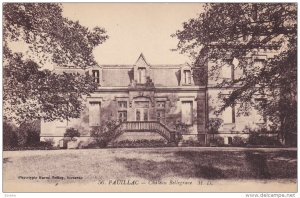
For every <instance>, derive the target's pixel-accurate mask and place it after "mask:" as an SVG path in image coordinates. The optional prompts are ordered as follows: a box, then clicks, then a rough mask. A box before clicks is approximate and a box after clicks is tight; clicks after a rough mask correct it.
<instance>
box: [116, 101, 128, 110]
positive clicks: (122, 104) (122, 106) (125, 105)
mask: <svg viewBox="0 0 300 198" xmlns="http://www.w3.org/2000/svg"><path fill="white" fill-rule="evenodd" d="M118 106H119V108H125V109H126V108H127V101H118Z"/></svg>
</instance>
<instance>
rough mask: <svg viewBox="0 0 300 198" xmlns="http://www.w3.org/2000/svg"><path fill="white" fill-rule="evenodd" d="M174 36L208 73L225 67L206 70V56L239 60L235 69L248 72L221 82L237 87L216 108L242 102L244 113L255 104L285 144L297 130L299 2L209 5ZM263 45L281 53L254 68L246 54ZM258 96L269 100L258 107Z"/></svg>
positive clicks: (182, 50)
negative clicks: (254, 100) (256, 99)
mask: <svg viewBox="0 0 300 198" xmlns="http://www.w3.org/2000/svg"><path fill="white" fill-rule="evenodd" d="M173 36H176V37H177V38H178V39H179V43H178V48H177V49H178V50H180V51H181V53H188V54H190V55H191V56H192V57H193V58H194V65H195V67H198V68H201V70H200V71H202V72H203V71H206V72H207V73H208V74H209V75H208V77H210V74H213V73H216V72H217V70H219V69H220V67H221V64H220V65H217V66H216V67H213V68H212V69H211V70H210V71H207V68H206V64H205V63H206V62H207V61H208V60H218V59H224V58H225V57H226V59H228V58H227V57H228V56H229V58H230V59H231V60H232V59H234V58H235V59H237V60H238V61H239V64H238V66H237V67H239V68H240V69H242V70H243V71H244V75H242V76H241V77H238V78H235V79H233V80H223V81H222V82H221V83H219V84H218V85H217V86H218V87H226V86H227V87H234V88H233V90H232V92H231V94H230V95H229V97H225V98H223V105H222V107H221V108H220V109H219V111H218V112H221V111H223V110H224V109H225V108H226V107H228V106H232V105H234V104H235V103H237V102H239V103H241V104H243V105H241V107H240V108H239V111H238V112H239V113H244V114H246V113H247V112H248V111H249V110H250V109H251V108H256V109H257V110H259V112H260V113H261V114H262V115H263V116H266V117H268V118H269V119H270V121H271V122H272V127H273V129H274V130H278V131H279V136H280V138H281V139H282V141H283V142H284V141H285V140H287V141H288V139H291V138H290V136H292V134H295V133H296V131H297V122H296V118H297V115H296V109H297V101H296V97H297V90H296V87H297V83H296V82H297V80H296V77H297V65H296V60H297V55H296V54H297V48H296V43H297V42H296V41H297V8H296V4H292V3H272V4H270V3H259V4H258V3H232V4H220V3H219V4H205V6H204V12H202V13H201V14H200V15H199V16H198V18H194V19H190V20H189V21H188V22H185V23H184V24H183V30H178V31H177V32H176V33H175V34H174V35H173ZM259 49H267V50H270V49H273V50H276V51H277V55H276V56H275V57H274V58H273V59H269V60H266V61H265V62H264V64H263V66H262V67H259V68H258V67H254V66H253V60H249V59H246V58H245V57H246V55H248V54H249V53H252V54H255V51H256V50H259ZM203 76H205V75H203ZM206 81H207V79H206ZM235 85H238V86H235ZM255 95H262V96H265V98H264V100H261V101H260V102H259V103H258V104H257V105H256V104H254V103H253V97H254V96H255ZM292 139H293V138H292ZM294 139H295V138H294Z"/></svg>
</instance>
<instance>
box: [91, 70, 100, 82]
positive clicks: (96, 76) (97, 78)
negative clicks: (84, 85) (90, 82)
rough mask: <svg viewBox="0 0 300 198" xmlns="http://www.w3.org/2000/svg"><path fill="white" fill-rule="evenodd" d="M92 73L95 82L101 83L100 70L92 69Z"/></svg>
mask: <svg viewBox="0 0 300 198" xmlns="http://www.w3.org/2000/svg"><path fill="white" fill-rule="evenodd" d="M92 75H93V78H94V82H95V83H98V84H99V83H100V72H99V70H92Z"/></svg>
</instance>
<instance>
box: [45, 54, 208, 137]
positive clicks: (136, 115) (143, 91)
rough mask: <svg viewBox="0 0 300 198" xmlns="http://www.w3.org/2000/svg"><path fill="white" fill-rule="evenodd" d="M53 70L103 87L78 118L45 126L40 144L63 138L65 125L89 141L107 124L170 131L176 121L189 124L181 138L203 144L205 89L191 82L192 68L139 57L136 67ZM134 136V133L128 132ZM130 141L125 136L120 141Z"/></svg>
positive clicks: (91, 98) (86, 100)
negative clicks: (151, 124) (153, 124)
mask: <svg viewBox="0 0 300 198" xmlns="http://www.w3.org/2000/svg"><path fill="white" fill-rule="evenodd" d="M54 72H56V73H61V72H81V73H84V72H89V73H90V74H91V75H93V76H94V77H95V80H96V81H97V82H98V83H99V87H98V89H97V90H96V91H95V92H94V93H92V94H91V96H89V97H86V98H85V105H86V107H85V110H84V111H83V112H82V115H81V117H80V118H79V119H72V120H70V121H64V122H60V121H56V122H42V127H41V140H42V141H43V140H45V138H54V140H55V142H56V143H57V142H58V140H60V139H62V137H63V135H64V133H65V130H66V128H67V127H74V128H77V129H78V130H79V132H80V133H81V137H80V139H85V140H86V139H89V138H90V128H91V127H92V126H98V125H100V124H101V122H104V121H105V120H109V119H114V120H118V121H120V122H122V121H141V122H143V121H159V122H160V123H162V124H163V125H164V126H166V127H167V128H168V129H170V130H174V126H175V123H176V122H177V123H178V122H183V123H185V124H187V125H188V130H187V132H186V133H184V134H182V135H183V139H193V140H197V139H199V138H200V140H201V141H202V142H203V143H204V142H205V135H204V136H201V134H205V133H206V129H205V123H206V87H205V86H200V85H198V84H197V83H195V81H196V82H197V80H195V79H194V78H193V69H192V68H191V66H190V65H189V64H181V65H150V64H148V63H147V61H146V59H145V57H144V56H143V55H142V54H141V55H140V57H139V58H138V60H137V61H136V63H135V64H134V65H101V66H99V67H91V68H87V69H86V71H84V70H80V69H74V68H56V69H54ZM134 134H135V136H136V137H143V135H144V137H145V139H147V138H149V136H151V134H152V135H153V138H154V139H155V138H157V137H155V135H157V134H155V133H153V132H149V133H147V132H142V133H140V134H138V133H134ZM126 135H127V138H131V137H132V136H133V133H130V134H129V133H128V134H124V135H123V136H126ZM119 138H120V139H126V137H119Z"/></svg>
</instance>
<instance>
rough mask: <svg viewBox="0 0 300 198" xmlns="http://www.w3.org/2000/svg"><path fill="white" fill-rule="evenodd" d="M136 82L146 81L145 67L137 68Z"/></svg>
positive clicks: (142, 82)
mask: <svg viewBox="0 0 300 198" xmlns="http://www.w3.org/2000/svg"><path fill="white" fill-rule="evenodd" d="M137 80H138V83H141V84H144V83H146V68H145V67H139V68H138V79H137Z"/></svg>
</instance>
